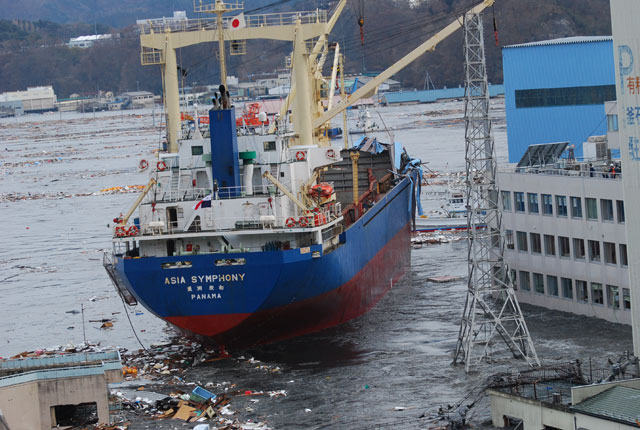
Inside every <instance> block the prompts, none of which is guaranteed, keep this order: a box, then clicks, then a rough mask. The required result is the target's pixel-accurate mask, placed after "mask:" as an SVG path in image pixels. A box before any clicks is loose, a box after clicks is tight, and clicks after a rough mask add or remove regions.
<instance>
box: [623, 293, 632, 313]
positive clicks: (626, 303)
mask: <svg viewBox="0 0 640 430" xmlns="http://www.w3.org/2000/svg"><path fill="white" fill-rule="evenodd" d="M622 309H624V310H625V311H629V310H631V292H630V291H629V289H628V288H623V289H622Z"/></svg>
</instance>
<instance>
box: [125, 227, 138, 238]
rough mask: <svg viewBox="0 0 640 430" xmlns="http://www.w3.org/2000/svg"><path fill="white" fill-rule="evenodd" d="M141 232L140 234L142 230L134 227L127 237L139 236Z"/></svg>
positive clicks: (130, 229) (128, 231)
mask: <svg viewBox="0 0 640 430" xmlns="http://www.w3.org/2000/svg"><path fill="white" fill-rule="evenodd" d="M139 232H140V229H139V228H138V227H136V226H135V225H132V226H131V227H129V229H128V230H127V236H137V235H138V233H139Z"/></svg>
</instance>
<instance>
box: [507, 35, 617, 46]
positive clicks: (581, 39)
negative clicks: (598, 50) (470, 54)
mask: <svg viewBox="0 0 640 430" xmlns="http://www.w3.org/2000/svg"><path fill="white" fill-rule="evenodd" d="M611 40H613V37H611V36H573V37H562V38H560V39H550V40H540V41H538V42H528V43H519V44H517V45H507V46H503V47H502V48H503V49H508V48H524V47H529V46H546V45H568V44H571V43H590V42H607V41H611Z"/></svg>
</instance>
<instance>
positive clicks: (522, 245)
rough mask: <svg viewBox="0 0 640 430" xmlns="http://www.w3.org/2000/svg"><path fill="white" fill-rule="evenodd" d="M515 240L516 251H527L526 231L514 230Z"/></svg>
mask: <svg viewBox="0 0 640 430" xmlns="http://www.w3.org/2000/svg"><path fill="white" fill-rule="evenodd" d="M516 241H517V242H518V251H523V252H527V251H528V250H529V249H528V248H527V233H525V232H524V231H516Z"/></svg>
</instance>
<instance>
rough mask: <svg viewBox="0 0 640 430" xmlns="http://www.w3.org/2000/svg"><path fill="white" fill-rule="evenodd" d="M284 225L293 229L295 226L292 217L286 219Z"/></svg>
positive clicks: (294, 220)
mask: <svg viewBox="0 0 640 430" xmlns="http://www.w3.org/2000/svg"><path fill="white" fill-rule="evenodd" d="M285 225H286V226H287V227H289V228H292V227H295V226H296V219H295V218H293V217H289V218H287V221H285Z"/></svg>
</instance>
